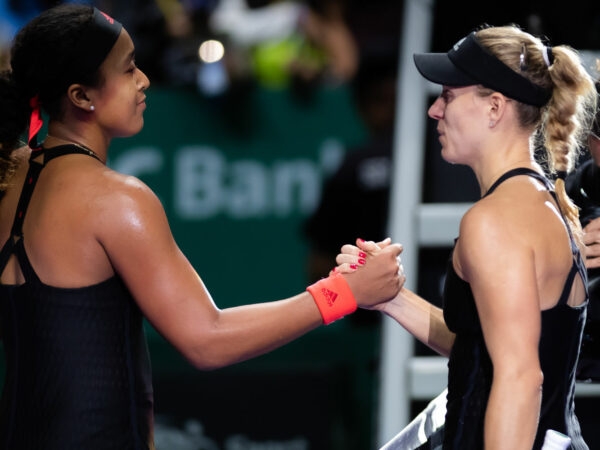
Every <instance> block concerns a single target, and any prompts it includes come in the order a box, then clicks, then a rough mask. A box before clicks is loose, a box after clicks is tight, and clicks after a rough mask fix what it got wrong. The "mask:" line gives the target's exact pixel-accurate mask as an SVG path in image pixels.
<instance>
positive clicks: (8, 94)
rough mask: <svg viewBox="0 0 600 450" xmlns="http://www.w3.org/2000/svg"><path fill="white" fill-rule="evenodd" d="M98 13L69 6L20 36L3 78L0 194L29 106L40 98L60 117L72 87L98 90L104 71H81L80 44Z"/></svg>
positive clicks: (44, 15)
mask: <svg viewBox="0 0 600 450" xmlns="http://www.w3.org/2000/svg"><path fill="white" fill-rule="evenodd" d="M93 11H94V10H93V8H92V7H91V6H87V5H76V4H65V5H59V6H56V7H54V8H51V9H48V10H46V11H44V12H42V13H41V14H40V15H38V16H37V17H35V18H34V19H32V20H31V21H30V22H29V23H28V24H27V25H25V26H24V27H23V28H22V29H21V30H20V31H19V32H18V33H17V35H16V36H15V39H14V42H13V45H12V48H11V53H10V57H11V60H10V67H11V70H9V71H5V72H2V73H1V74H0V147H1V150H0V191H1V190H4V189H5V188H6V183H7V179H8V178H9V177H10V175H11V173H12V171H13V170H14V167H13V163H12V158H11V154H12V152H13V151H14V150H15V149H16V148H17V147H19V138H20V137H21V136H22V135H23V134H24V133H25V132H26V130H27V126H28V118H29V115H30V113H31V107H30V105H29V102H30V100H31V99H32V98H33V97H34V96H36V95H37V96H38V98H39V101H40V104H41V105H42V109H43V110H44V111H45V112H46V113H47V114H48V115H49V116H50V118H53V117H59V116H60V114H61V99H62V98H63V96H64V95H65V93H66V90H67V88H68V87H69V86H70V85H71V84H73V83H82V84H86V85H88V86H97V85H98V84H100V83H101V81H102V80H101V77H100V71H99V70H95V71H94V72H93V73H91V72H89V71H87V72H86V71H85V70H83V69H81V68H79V67H78V65H77V63H76V62H77V61H78V60H79V59H80V56H81V55H77V54H76V52H78V51H79V52H84V51H85V50H86V49H81V47H80V46H77V45H76V43H77V42H78V41H79V39H80V37H81V36H82V33H83V30H84V29H85V28H86V26H87V25H88V24H89V23H90V21H91V20H92V15H93Z"/></svg>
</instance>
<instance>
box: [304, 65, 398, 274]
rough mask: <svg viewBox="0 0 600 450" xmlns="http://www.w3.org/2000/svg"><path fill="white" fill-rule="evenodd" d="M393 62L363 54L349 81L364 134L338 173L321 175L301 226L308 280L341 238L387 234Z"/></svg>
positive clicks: (323, 267)
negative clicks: (322, 180) (317, 199)
mask: <svg viewBox="0 0 600 450" xmlns="http://www.w3.org/2000/svg"><path fill="white" fill-rule="evenodd" d="M396 66H397V61H396V58H395V55H393V57H392V56H390V57H385V56H373V57H365V58H364V59H363V61H362V62H361V64H360V68H359V70H358V73H357V75H356V76H355V78H354V80H353V81H352V84H351V87H352V92H353V95H354V100H355V104H356V107H357V111H358V112H359V114H360V117H361V118H362V120H363V123H364V125H365V128H366V130H367V133H368V136H367V139H366V141H365V142H364V144H363V145H361V146H359V147H357V148H352V149H349V151H348V153H347V154H346V157H345V159H344V161H343V162H342V164H341V166H340V168H339V169H338V170H337V172H335V173H334V174H333V175H332V176H331V177H329V178H328V179H326V180H325V184H324V188H323V193H322V196H321V200H320V203H319V205H318V207H317V209H316V210H315V212H314V213H313V215H312V216H311V217H309V218H308V220H307V221H306V223H305V225H304V232H305V234H306V236H307V238H308V240H309V246H310V254H309V259H308V274H309V279H310V280H318V279H319V278H321V277H325V276H327V274H328V272H329V271H330V270H331V269H332V268H333V266H332V264H334V261H335V256H336V255H337V254H338V253H339V250H340V247H341V246H342V245H343V244H344V243H347V242H355V240H356V238H363V239H368V240H375V241H377V240H381V239H383V238H385V237H386V236H387V219H388V202H389V191H390V180H391V175H392V174H391V170H392V151H393V130H394V116H395V110H396V78H397V76H396V75H397V67H396ZM341 224H343V225H341Z"/></svg>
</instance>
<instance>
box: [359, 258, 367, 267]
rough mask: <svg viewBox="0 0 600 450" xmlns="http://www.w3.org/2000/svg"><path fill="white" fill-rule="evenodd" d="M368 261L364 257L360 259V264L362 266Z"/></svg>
mask: <svg viewBox="0 0 600 450" xmlns="http://www.w3.org/2000/svg"><path fill="white" fill-rule="evenodd" d="M366 262H367V261H366V260H364V259H362V258H361V259H359V260H358V264H360V265H361V266H364V265H365V263H366Z"/></svg>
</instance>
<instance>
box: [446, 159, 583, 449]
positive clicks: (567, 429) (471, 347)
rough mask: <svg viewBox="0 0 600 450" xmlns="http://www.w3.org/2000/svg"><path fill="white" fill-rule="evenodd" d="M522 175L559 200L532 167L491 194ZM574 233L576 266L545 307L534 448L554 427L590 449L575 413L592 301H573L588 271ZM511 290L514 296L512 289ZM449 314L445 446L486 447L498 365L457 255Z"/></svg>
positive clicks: (449, 279)
mask: <svg viewBox="0 0 600 450" xmlns="http://www.w3.org/2000/svg"><path fill="white" fill-rule="evenodd" d="M518 175H527V176H531V177H533V178H535V179H537V180H539V181H541V182H542V183H543V184H544V185H545V186H546V188H547V189H548V191H550V193H551V194H552V196H553V197H554V198H555V200H556V197H555V193H554V190H553V186H552V185H551V184H550V182H549V181H548V180H547V179H546V178H545V177H543V176H542V175H540V174H539V173H537V172H535V171H533V170H530V169H526V168H519V169H515V170H511V171H509V172H507V173H506V174H504V175H503V176H502V177H500V178H499V179H498V180H497V181H496V183H494V185H493V186H492V187H491V188H490V190H489V191H488V192H487V193H486V195H489V194H491V193H492V192H493V191H494V189H496V187H497V186H498V185H499V184H500V183H502V182H503V181H505V180H506V179H508V178H510V177H513V176H518ZM563 220H564V217H563ZM565 223H566V222H565ZM567 227H568V226H567ZM569 236H570V239H571V249H572V252H573V265H572V267H571V270H570V271H569V274H568V277H567V280H566V282H565V285H564V288H563V291H562V293H561V296H560V298H559V300H558V303H557V304H556V306H554V307H553V308H550V309H548V310H544V311H542V312H541V315H542V324H541V325H542V330H541V338H540V344H539V357H540V364H541V368H542V372H543V374H544V382H543V387H542V405H541V414H540V421H539V425H538V431H537V435H536V439H535V445H534V447H533V448H534V450H538V449H540V448H541V446H542V443H543V440H544V435H545V433H546V430H548V429H553V430H556V431H559V432H562V433H564V434H566V435H568V436H569V437H570V438H571V440H572V445H571V447H570V448H571V449H576V450H584V449H588V447H587V445H586V444H585V442H584V440H583V438H582V436H581V430H580V427H579V422H578V421H577V417H576V416H575V412H574V397H575V368H576V365H577V358H578V354H579V346H580V344H581V337H582V331H583V325H584V323H585V315H586V306H587V300H586V302H585V303H584V304H583V305H581V306H577V307H571V306H569V305H568V304H567V300H568V298H569V294H570V292H571V287H572V285H573V281H574V279H575V276H576V275H577V274H579V275H580V276H581V278H582V279H583V281H584V283H585V281H586V280H587V274H586V270H585V265H584V263H583V260H582V258H581V255H580V253H579V249H578V247H577V245H576V244H575V241H574V239H573V236H572V235H571V231H570V230H569ZM506 294H507V295H510V292H507V293H506ZM444 319H445V321H446V324H447V325H448V327H449V328H450V330H451V331H453V332H454V333H456V340H455V342H454V345H453V347H452V351H451V354H450V358H449V361H448V402H447V411H446V423H445V437H444V446H443V448H444V450H449V449H452V450H482V449H483V442H484V441H483V428H484V418H485V410H486V406H487V401H488V397H489V394H490V389H491V385H492V371H493V367H492V361H491V359H490V356H489V354H488V351H487V348H486V346H485V341H484V339H483V333H482V330H481V322H480V320H479V316H478V314H477V308H476V306H475V300H474V298H473V293H472V291H471V287H470V285H469V284H468V283H467V282H465V281H464V280H462V279H461V278H460V277H459V276H458V275H457V274H456V272H455V271H454V268H453V266H452V258H450V261H449V262H448V269H447V276H446V282H445V286H444Z"/></svg>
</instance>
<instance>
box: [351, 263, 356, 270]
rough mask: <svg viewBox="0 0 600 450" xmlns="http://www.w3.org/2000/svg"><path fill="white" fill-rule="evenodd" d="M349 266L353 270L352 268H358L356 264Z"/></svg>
mask: <svg viewBox="0 0 600 450" xmlns="http://www.w3.org/2000/svg"><path fill="white" fill-rule="evenodd" d="M350 268H351V269H352V270H354V269H358V266H357V265H356V264H350Z"/></svg>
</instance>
